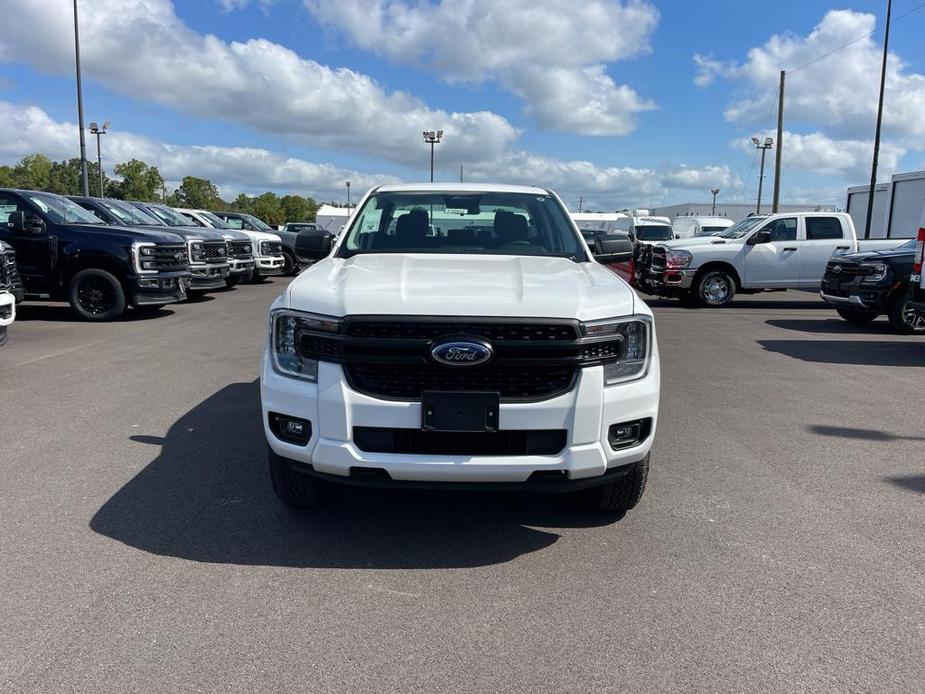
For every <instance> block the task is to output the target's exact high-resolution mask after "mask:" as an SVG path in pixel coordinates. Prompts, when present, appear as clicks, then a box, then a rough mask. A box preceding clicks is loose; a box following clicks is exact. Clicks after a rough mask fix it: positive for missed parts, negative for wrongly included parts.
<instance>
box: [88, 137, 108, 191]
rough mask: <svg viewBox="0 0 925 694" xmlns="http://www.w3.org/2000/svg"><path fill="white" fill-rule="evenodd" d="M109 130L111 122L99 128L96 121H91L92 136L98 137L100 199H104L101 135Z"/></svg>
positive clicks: (97, 155)
mask: <svg viewBox="0 0 925 694" xmlns="http://www.w3.org/2000/svg"><path fill="white" fill-rule="evenodd" d="M107 130H109V121H106V122H105V123H103V127H102V128H101V127H99V126H98V125H97V124H96V121H91V123H90V134H91V135H96V168H97V169H99V172H100V197H101V198H102V197H103V155H102V153H101V151H100V135H105V134H106V131H107Z"/></svg>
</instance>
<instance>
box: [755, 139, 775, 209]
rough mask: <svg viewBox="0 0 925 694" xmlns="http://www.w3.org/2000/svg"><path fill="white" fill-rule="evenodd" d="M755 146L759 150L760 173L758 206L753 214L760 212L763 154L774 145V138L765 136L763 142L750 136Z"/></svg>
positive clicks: (762, 185) (762, 186) (762, 184)
mask: <svg viewBox="0 0 925 694" xmlns="http://www.w3.org/2000/svg"><path fill="white" fill-rule="evenodd" d="M752 142H754V143H755V148H756V149H760V150H761V175H760V176H759V177H758V206H757V207H756V208H755V214H761V191H762V189H763V188H764V155H765V154H767V152H768V150H769V149H771V148H772V147H773V146H774V138H772V137H766V138H764V142H762V141H761V140H759V139H758V138H757V137H753V138H752Z"/></svg>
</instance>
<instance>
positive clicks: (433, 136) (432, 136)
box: [424, 130, 443, 183]
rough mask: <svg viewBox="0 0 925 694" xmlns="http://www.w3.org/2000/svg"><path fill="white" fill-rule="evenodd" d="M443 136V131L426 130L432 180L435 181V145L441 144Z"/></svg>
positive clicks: (425, 140) (425, 139)
mask: <svg viewBox="0 0 925 694" xmlns="http://www.w3.org/2000/svg"><path fill="white" fill-rule="evenodd" d="M442 137H443V131H442V130H437V131H436V132H434V131H433V130H425V131H424V142H426V143H428V144H429V145H430V182H431V183H433V182H434V145H437V144H440V140H441V138H442Z"/></svg>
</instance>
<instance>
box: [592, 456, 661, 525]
mask: <svg viewBox="0 0 925 694" xmlns="http://www.w3.org/2000/svg"><path fill="white" fill-rule="evenodd" d="M648 476H649V456H648V455H647V456H646V457H645V458H643V459H642V460H640V461H639V462H638V463H636V464H635V465H634V466H633V469H632V470H631V471H630V472H628V473H627V474H626V475H625V476H624V477H621V478H620V479H618V480H616V481H614V482H609V483H608V484H605V485H603V486H601V487H595V488H594V489H589V490H588V492H587V497H586V500H587V503H588V505H589V506H590V507H591V508H592V509H593V510H595V511H603V512H605V513H613V514H615V515H620V516H622V515H623V514H625V513H626V512H627V511H629V510H630V509H631V508H634V507H635V506H636V504H638V503H639V500H640V499H642V495H643V493H644V492H645V491H646V479H647V478H648Z"/></svg>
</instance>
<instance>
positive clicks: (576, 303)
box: [288, 253, 648, 320]
mask: <svg viewBox="0 0 925 694" xmlns="http://www.w3.org/2000/svg"><path fill="white" fill-rule="evenodd" d="M288 298H289V306H290V308H293V309H296V310H299V311H308V312H312V313H320V314H324V315H328V316H347V315H364V314H365V315H417V316H426V315H432V316H503V317H518V318H519V317H530V318H577V319H578V320H595V319H599V318H611V317H618V316H626V315H630V314H632V313H633V311H634V309H635V310H636V311H642V312H645V313H648V310H647V309H646V308H645V304H643V303H642V302H641V301H637V300H636V295H635V292H633V290H632V289H631V288H630V287H629V285H627V284H626V283H625V282H624V281H623V280H622V279H620V278H619V277H617V276H616V275H615V274H614V273H613V272H611V271H610V270H608V269H607V268H606V267H604V266H603V265H600V264H598V263H594V262H591V263H576V262H573V261H571V260H568V259H567V258H545V257H535V256H503V255H471V254H469V255H448V254H447V255H444V254H388V253H382V254H368V255H357V256H354V257H352V258H347V259H344V258H336V257H329V258H327V259H325V260H323V261H321V262H319V263H316V264H315V265H313V266H312V267H311V268H309V269H308V270H306V271H304V272H303V273H302V274H301V275H300V276H299V277H298V278H296V279H295V280H294V281H293V282H292V283H291V284H290V285H289V292H288Z"/></svg>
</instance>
